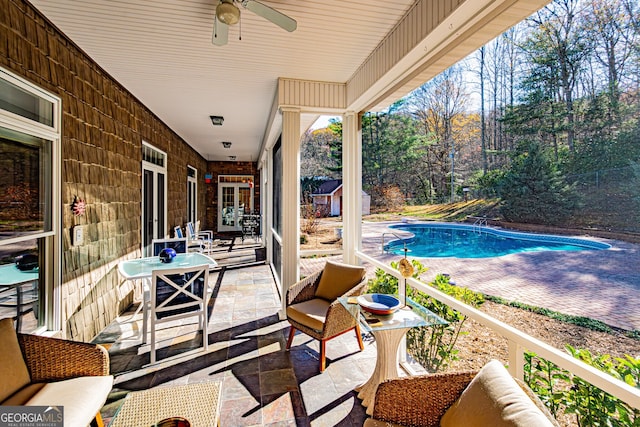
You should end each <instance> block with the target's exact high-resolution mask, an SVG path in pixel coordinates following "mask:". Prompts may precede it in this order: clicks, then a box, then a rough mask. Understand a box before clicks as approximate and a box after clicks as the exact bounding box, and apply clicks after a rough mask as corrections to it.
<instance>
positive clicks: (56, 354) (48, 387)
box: [0, 319, 113, 427]
mask: <svg viewBox="0 0 640 427" xmlns="http://www.w3.org/2000/svg"><path fill="white" fill-rule="evenodd" d="M0 348H1V349H2V351H0V378H1V380H0V404H1V405H3V406H5V405H8V406H21V405H29V406H62V407H63V417H64V425H65V426H72V427H82V426H86V425H89V424H90V423H92V424H94V425H98V426H102V425H103V423H102V418H101V416H100V409H101V408H102V406H103V405H104V403H105V401H106V399H107V396H108V395H109V392H110V391H111V387H112V385H113V376H111V375H109V355H108V353H107V351H106V350H105V349H104V348H103V347H101V346H99V345H94V344H87V343H82V342H74V341H67V340H62V339H56V338H48V337H42V336H38V335H25V334H16V332H15V330H14V329H13V321H12V319H2V320H0Z"/></svg>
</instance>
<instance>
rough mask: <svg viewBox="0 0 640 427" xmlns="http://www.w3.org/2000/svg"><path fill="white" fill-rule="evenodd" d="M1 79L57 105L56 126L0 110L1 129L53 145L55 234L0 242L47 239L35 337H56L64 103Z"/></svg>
mask: <svg viewBox="0 0 640 427" xmlns="http://www.w3.org/2000/svg"><path fill="white" fill-rule="evenodd" d="M0 79H3V80H6V81H8V82H9V83H11V84H13V85H15V86H17V87H19V88H20V89H22V90H24V91H25V92H28V93H30V94H32V95H33V96H35V97H39V98H42V99H44V100H46V101H49V102H51V103H52V104H53V122H52V126H47V125H46V124H43V123H39V122H37V121H35V120H31V119H29V118H26V117H24V116H21V115H19V114H15V113H12V112H9V111H7V110H4V109H0V127H3V128H6V129H9V130H12V131H17V132H21V133H24V134H27V135H31V136H34V137H37V138H42V139H45V140H47V141H50V142H51V165H50V166H51V170H50V172H49V173H50V177H46V178H50V179H51V201H50V202H51V206H50V210H49V211H50V221H51V230H49V231H43V232H40V233H35V234H30V235H23V236H18V237H13V238H8V239H4V240H2V241H0V245H2V246H4V245H8V244H12V243H17V242H23V241H27V240H33V239H43V240H42V242H43V246H44V251H45V253H46V256H45V260H44V261H43V262H44V270H45V273H44V284H42V286H44V291H43V293H42V295H43V296H44V301H41V303H42V304H44V306H45V308H44V315H45V318H44V320H43V325H42V326H40V327H39V328H38V329H36V330H35V331H32V332H33V333H47V334H49V333H52V332H53V333H55V332H57V331H60V330H61V324H62V322H61V283H62V267H61V266H62V245H61V241H62V239H61V230H62V184H61V181H62V178H61V176H62V143H61V141H62V135H61V129H62V100H61V99H60V98H59V97H57V96H55V95H53V94H52V93H49V92H47V91H45V90H44V89H42V88H40V87H38V86H36V85H35V84H33V83H31V82H29V81H28V80H26V79H24V78H22V77H20V76H18V75H16V74H14V73H12V72H10V71H8V70H6V69H5V68H2V67H0Z"/></svg>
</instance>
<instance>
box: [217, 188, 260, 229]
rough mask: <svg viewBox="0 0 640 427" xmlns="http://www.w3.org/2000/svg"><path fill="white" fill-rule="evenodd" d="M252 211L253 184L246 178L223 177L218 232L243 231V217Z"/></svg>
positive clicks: (220, 189) (219, 199) (219, 197)
mask: <svg viewBox="0 0 640 427" xmlns="http://www.w3.org/2000/svg"><path fill="white" fill-rule="evenodd" d="M243 179H244V182H243ZM229 181H236V182H229ZM252 211H253V185H252V182H251V181H249V180H248V179H247V178H246V177H244V178H243V177H223V176H221V177H220V181H219V183H218V231H241V230H242V217H243V216H244V214H245V213H250V212H252Z"/></svg>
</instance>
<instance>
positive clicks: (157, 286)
mask: <svg viewBox="0 0 640 427" xmlns="http://www.w3.org/2000/svg"><path fill="white" fill-rule="evenodd" d="M208 288H209V266H207V265H202V266H198V267H186V268H175V269H167V270H154V271H153V276H152V282H151V310H150V313H151V315H150V317H151V322H150V325H151V363H152V364H153V363H156V360H157V358H156V347H157V342H156V329H157V328H158V326H159V325H161V324H163V323H167V322H173V321H176V320H181V319H186V318H189V317H197V318H198V322H199V329H202V347H203V349H204V350H206V349H207V347H208V333H207V323H208V318H207V302H208V299H209V298H208V295H209V292H208Z"/></svg>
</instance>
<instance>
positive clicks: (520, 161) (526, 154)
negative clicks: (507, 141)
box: [498, 142, 579, 224]
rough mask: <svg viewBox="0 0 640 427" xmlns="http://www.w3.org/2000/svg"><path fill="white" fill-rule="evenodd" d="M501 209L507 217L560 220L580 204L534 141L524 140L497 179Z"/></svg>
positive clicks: (548, 221) (546, 221)
mask: <svg viewBox="0 0 640 427" xmlns="http://www.w3.org/2000/svg"><path fill="white" fill-rule="evenodd" d="M498 193H499V195H500V198H501V204H500V212H501V213H502V215H503V216H504V218H505V219H507V220H508V221H514V222H526V223H534V224H561V223H562V221H563V220H565V219H566V218H568V217H569V215H571V213H572V212H573V211H574V209H576V208H577V207H578V206H579V198H578V194H577V192H576V191H575V189H574V187H573V186H571V185H569V184H567V183H566V182H565V180H564V177H563V176H562V174H561V173H560V172H559V170H558V168H557V166H556V164H555V163H554V162H553V161H552V160H551V159H550V158H549V156H548V155H547V154H546V153H545V152H544V151H543V150H542V148H541V147H540V145H539V144H538V143H535V142H523V143H521V144H520V146H519V147H518V150H517V154H516V156H515V157H514V159H513V160H512V162H511V167H510V168H509V169H508V170H507V172H506V173H505V174H504V176H503V177H502V179H501V180H500V182H499V183H498Z"/></svg>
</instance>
